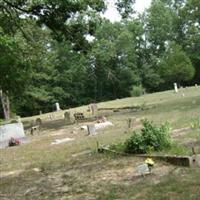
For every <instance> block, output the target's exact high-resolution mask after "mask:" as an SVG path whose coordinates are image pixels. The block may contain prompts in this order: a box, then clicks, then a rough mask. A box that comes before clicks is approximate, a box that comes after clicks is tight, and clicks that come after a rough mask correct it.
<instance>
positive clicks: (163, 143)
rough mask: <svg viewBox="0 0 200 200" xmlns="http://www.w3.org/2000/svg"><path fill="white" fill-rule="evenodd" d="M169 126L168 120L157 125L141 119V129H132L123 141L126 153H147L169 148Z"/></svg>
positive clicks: (170, 141) (170, 142)
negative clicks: (127, 137) (129, 135)
mask: <svg viewBox="0 0 200 200" xmlns="http://www.w3.org/2000/svg"><path fill="white" fill-rule="evenodd" d="M170 134H171V126H170V124H169V123H168V122H166V123H164V124H162V125H160V126H157V125H155V124H153V122H150V121H148V120H144V121H143V128H142V129H141V131H134V132H133V133H132V136H131V137H130V138H129V139H128V140H127V141H126V142H125V152H127V153H149V152H151V151H159V150H163V149H166V148H169V147H170V146H171V144H172V140H171V136H170Z"/></svg>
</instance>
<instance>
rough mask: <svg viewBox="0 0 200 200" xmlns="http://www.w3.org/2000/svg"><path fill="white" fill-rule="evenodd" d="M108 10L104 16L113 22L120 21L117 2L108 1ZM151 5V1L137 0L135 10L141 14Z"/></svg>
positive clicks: (113, 0) (114, 0)
mask: <svg viewBox="0 0 200 200" xmlns="http://www.w3.org/2000/svg"><path fill="white" fill-rule="evenodd" d="M107 2H108V10H107V11H106V13H105V14H104V16H105V17H106V18H108V19H109V20H110V21H111V22H115V21H119V20H120V15H119V13H118V12H117V10H116V6H115V2H116V0H107ZM150 4H151V0H136V3H135V9H136V11H137V12H139V13H141V12H143V11H144V10H145V9H146V8H148V7H149V6H150Z"/></svg>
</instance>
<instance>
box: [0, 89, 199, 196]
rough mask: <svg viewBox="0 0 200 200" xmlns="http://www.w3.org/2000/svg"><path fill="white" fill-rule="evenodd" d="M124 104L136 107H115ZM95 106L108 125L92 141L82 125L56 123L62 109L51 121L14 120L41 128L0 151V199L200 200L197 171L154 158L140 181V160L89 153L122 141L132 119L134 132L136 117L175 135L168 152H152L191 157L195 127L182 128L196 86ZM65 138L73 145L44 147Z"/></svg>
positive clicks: (191, 111)
mask: <svg viewBox="0 0 200 200" xmlns="http://www.w3.org/2000/svg"><path fill="white" fill-rule="evenodd" d="M127 107H138V109H122V110H120V108H127ZM87 108H88V106H87V105H86V106H82V107H79V108H72V109H69V110H68V111H70V112H71V115H73V113H74V112H79V111H81V112H84V114H85V115H86V116H87V117H90V116H91V113H89V112H87ZM98 108H100V111H99V113H98V114H99V115H107V118H108V120H109V121H111V122H112V123H113V124H114V126H113V127H108V128H106V129H102V130H98V132H97V133H98V134H97V135H95V136H87V133H86V132H85V131H82V130H80V127H81V125H83V124H72V125H67V124H66V123H65V122H64V119H63V114H64V112H66V111H60V112H56V113H53V115H54V119H53V120H50V119H49V116H50V115H52V113H47V114H44V115H39V116H33V117H29V118H24V119H22V121H23V122H24V123H25V124H26V123H28V122H31V121H34V120H35V119H37V118H41V119H42V121H43V122H44V124H43V126H42V128H41V131H40V132H39V133H37V134H36V135H34V136H31V135H29V131H30V130H27V131H26V132H27V134H28V135H29V139H30V142H29V143H27V144H24V145H21V146H18V147H12V148H7V149H2V150H0V158H1V160H0V171H1V178H0V188H1V190H0V197H1V199H3V200H4V199H16V200H18V199H20V200H21V199H41V200H43V199H50V200H51V199H52V200H53V199H62V200H65V199H66V200H67V199H70V200H71V199H72V200H73V199H76V200H78V199H81V200H82V199H87V200H89V199H91V200H92V199H97V200H112V199H118V200H119V199H121V200H126V199H127V200H130V199H144V200H147V199H148V200H151V199H152V200H155V199H173V200H174V199H177V200H179V199H180V200H184V199H185V200H188V199H200V197H199V194H200V187H199V185H200V170H199V168H184V167H177V166H173V165H170V164H168V163H165V162H160V161H156V165H155V168H154V170H153V173H152V174H151V175H149V176H146V177H142V176H140V175H139V174H138V173H137V170H136V168H137V166H138V165H139V164H141V163H143V162H144V159H142V158H136V157H134V156H131V157H123V156H117V155H108V154H97V153H96V152H95V149H96V143H97V141H98V142H99V143H100V144H104V145H111V144H116V143H120V142H124V141H125V140H126V139H127V138H129V137H130V134H131V132H132V130H129V129H128V125H127V120H128V118H129V117H133V116H134V117H136V118H137V121H138V123H137V127H135V128H133V129H136V128H139V126H138V125H139V121H140V119H142V118H147V119H149V120H152V121H154V122H155V123H157V124H160V123H162V122H165V121H169V122H170V123H171V125H172V127H173V129H176V130H177V131H176V132H174V133H173V135H172V136H173V140H174V145H173V147H172V148H171V149H170V150H167V151H165V152H158V153H159V154H173V155H174V154H179V155H191V154H192V147H195V151H196V153H200V148H199V147H200V140H199V139H198V135H200V130H198V129H195V130H193V129H190V126H191V123H193V122H194V121H195V120H197V119H198V118H199V117H200V88H195V87H191V88H184V89H181V90H180V91H179V93H178V94H176V93H174V92H173V91H166V92H160V93H154V94H147V95H144V96H141V97H135V98H126V99H117V100H114V101H109V102H102V103H99V104H98ZM109 108H112V109H109ZM113 109H115V112H113ZM86 124H88V123H86ZM181 128H188V129H181ZM177 133H178V134H177ZM66 137H69V138H74V140H73V141H71V142H68V143H63V144H59V145H51V142H52V141H54V140H55V139H62V138H66ZM88 152H90V153H88Z"/></svg>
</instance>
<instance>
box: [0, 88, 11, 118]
mask: <svg viewBox="0 0 200 200" xmlns="http://www.w3.org/2000/svg"><path fill="white" fill-rule="evenodd" d="M0 98H1V104H2V108H3V113H4V118H5V119H6V120H8V119H10V101H9V97H8V92H6V93H5V92H3V90H0Z"/></svg>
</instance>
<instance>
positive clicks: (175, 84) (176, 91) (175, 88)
mask: <svg viewBox="0 0 200 200" xmlns="http://www.w3.org/2000/svg"><path fill="white" fill-rule="evenodd" d="M174 90H175V93H178V87H177V83H174Z"/></svg>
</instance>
